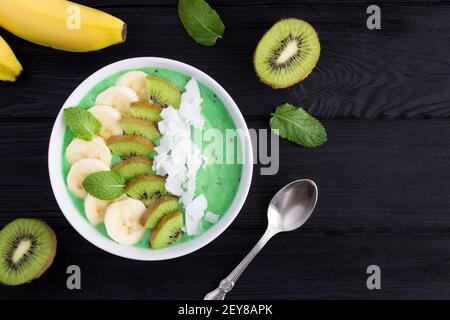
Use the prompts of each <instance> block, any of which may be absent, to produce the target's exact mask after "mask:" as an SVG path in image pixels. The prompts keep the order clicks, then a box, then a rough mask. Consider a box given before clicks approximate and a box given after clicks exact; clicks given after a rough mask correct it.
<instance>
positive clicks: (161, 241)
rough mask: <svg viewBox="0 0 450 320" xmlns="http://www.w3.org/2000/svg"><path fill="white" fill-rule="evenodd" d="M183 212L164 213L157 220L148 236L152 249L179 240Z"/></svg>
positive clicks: (181, 232) (166, 245)
mask: <svg viewBox="0 0 450 320" xmlns="http://www.w3.org/2000/svg"><path fill="white" fill-rule="evenodd" d="M183 225H184V223H183V214H182V213H181V212H180V211H175V212H172V213H169V214H166V215H165V216H164V217H163V218H162V219H161V221H159V222H158V224H157V225H156V228H155V229H154V230H153V232H152V236H151V238H150V246H151V247H152V249H161V248H165V247H168V246H170V245H171V244H174V243H177V242H178V241H180V239H181V237H182V236H183V229H182V228H183Z"/></svg>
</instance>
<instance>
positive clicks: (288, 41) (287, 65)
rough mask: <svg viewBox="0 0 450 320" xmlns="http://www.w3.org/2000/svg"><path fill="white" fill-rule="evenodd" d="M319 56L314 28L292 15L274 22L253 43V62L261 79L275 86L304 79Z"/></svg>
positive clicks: (282, 85) (318, 45)
mask: <svg viewBox="0 0 450 320" xmlns="http://www.w3.org/2000/svg"><path fill="white" fill-rule="evenodd" d="M319 56H320V43H319V38H318V36H317V32H316V31H315V30H314V28H313V27H312V26H311V25H310V24H309V23H307V22H305V21H303V20H299V19H295V18H290V19H283V20H280V21H279V22H277V23H275V24H274V25H273V26H272V28H270V29H269V31H267V32H266V34H265V35H264V36H263V37H262V39H261V40H260V41H259V43H258V46H257V47H256V51H255V55H254V59H253V62H254V65H255V70H256V73H257V74H258V76H259V78H260V79H261V81H262V82H264V83H266V84H268V85H270V86H271V87H273V88H275V89H279V88H287V87H290V86H292V85H294V84H296V83H298V82H300V81H302V80H303V79H305V78H306V77H307V76H308V75H309V74H310V72H311V71H312V69H314V67H315V66H316V63H317V61H318V60H319Z"/></svg>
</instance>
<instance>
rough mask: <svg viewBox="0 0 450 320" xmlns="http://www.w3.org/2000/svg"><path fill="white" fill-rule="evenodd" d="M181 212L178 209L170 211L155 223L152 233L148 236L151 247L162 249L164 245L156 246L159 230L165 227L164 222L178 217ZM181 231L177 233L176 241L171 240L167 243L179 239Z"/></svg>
mask: <svg viewBox="0 0 450 320" xmlns="http://www.w3.org/2000/svg"><path fill="white" fill-rule="evenodd" d="M182 215H183V214H182V213H181V212H180V211H175V212H171V213H169V214H166V215H165V216H164V217H163V218H162V219H161V220H160V221H159V222H158V224H157V225H156V227H155V229H153V232H152V235H151V237H150V246H151V247H152V249H162V248H164V247H166V246H164V247H161V246H157V243H156V241H157V237H158V235H159V233H160V232H161V230H162V229H163V228H164V227H165V225H166V223H168V222H169V221H170V220H172V219H176V218H179V216H182ZM182 234H183V232H182V231H181V234H180V235H179V237H178V239H177V240H176V241H173V242H171V243H169V244H168V245H171V244H174V243H177V242H178V241H180V240H181V237H182Z"/></svg>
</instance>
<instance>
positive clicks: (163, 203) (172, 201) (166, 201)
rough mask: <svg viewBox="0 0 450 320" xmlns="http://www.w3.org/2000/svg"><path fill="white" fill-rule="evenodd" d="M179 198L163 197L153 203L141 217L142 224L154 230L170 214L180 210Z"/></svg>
mask: <svg viewBox="0 0 450 320" xmlns="http://www.w3.org/2000/svg"><path fill="white" fill-rule="evenodd" d="M178 201H179V198H178V197H175V196H163V197H161V198H159V199H158V200H156V201H155V202H153V203H152V204H151V205H150V206H149V207H148V208H147V210H146V211H145V213H144V214H143V215H142V217H141V224H142V225H143V226H144V227H146V228H154V227H155V226H156V224H157V223H158V221H159V220H161V218H162V217H164V216H165V215H166V214H168V213H170V212H174V211H177V210H178Z"/></svg>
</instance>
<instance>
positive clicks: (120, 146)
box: [106, 135, 155, 159]
mask: <svg viewBox="0 0 450 320" xmlns="http://www.w3.org/2000/svg"><path fill="white" fill-rule="evenodd" d="M106 144H107V145H108V147H109V149H111V151H112V152H113V153H115V154H117V155H118V156H120V157H121V158H124V159H128V158H131V157H135V156H141V157H149V156H151V155H152V154H153V150H154V148H155V146H154V145H153V143H151V142H150V141H148V140H147V139H145V138H144V137H139V136H134V135H120V136H112V137H110V138H109V139H108V140H107V141H106Z"/></svg>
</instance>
